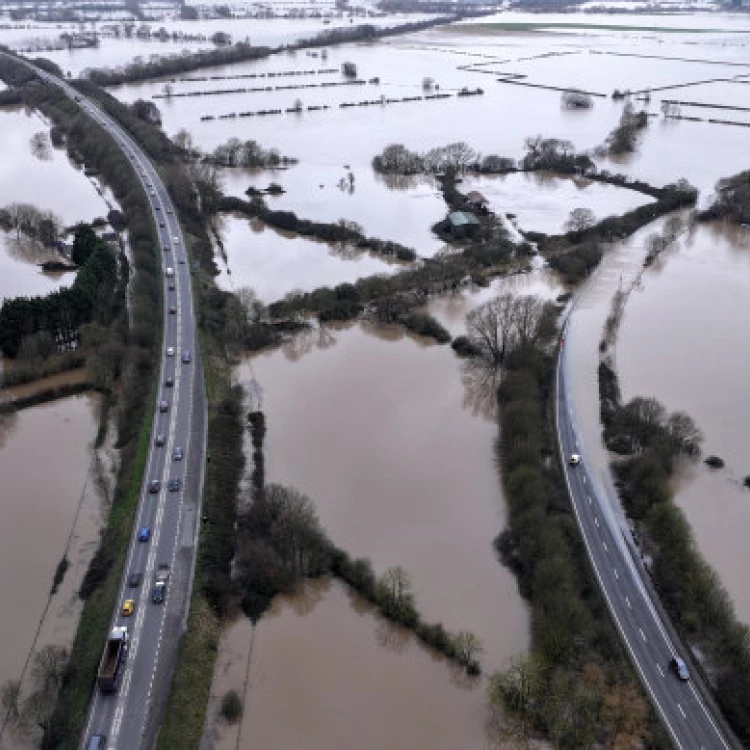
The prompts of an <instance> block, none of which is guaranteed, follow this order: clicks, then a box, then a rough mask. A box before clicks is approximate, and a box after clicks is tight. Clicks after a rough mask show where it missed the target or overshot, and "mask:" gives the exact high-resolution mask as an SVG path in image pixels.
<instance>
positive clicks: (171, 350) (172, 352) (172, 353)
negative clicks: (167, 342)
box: [167, 346, 174, 357]
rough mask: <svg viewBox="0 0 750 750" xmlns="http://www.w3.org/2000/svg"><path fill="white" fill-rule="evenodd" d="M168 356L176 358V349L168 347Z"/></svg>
mask: <svg viewBox="0 0 750 750" xmlns="http://www.w3.org/2000/svg"><path fill="white" fill-rule="evenodd" d="M167 356H168V357H174V347H173V346H168V347H167Z"/></svg>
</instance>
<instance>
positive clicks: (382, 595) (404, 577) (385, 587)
mask: <svg viewBox="0 0 750 750" xmlns="http://www.w3.org/2000/svg"><path fill="white" fill-rule="evenodd" d="M377 597H378V603H379V604H380V606H381V608H382V609H383V612H384V613H385V614H386V615H390V616H395V617H399V616H403V615H404V614H407V613H410V612H413V611H414V591H413V587H412V582H411V576H409V574H408V573H407V572H406V570H404V569H403V568H402V567H401V566H399V565H397V566H396V567H395V568H388V570H386V571H385V573H383V575H382V577H381V578H380V580H379V581H378V584H377Z"/></svg>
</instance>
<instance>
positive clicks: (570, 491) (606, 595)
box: [555, 349, 683, 750]
mask: <svg viewBox="0 0 750 750" xmlns="http://www.w3.org/2000/svg"><path fill="white" fill-rule="evenodd" d="M564 356H567V349H566V353H565V355H564ZM561 373H562V357H558V360H557V373H556V379H557V392H558V394H559V393H560V380H561ZM556 401H557V416H558V418H557V419H556V420H555V422H556V424H555V430H556V431H557V441H558V444H559V445H562V436H561V435H560V420H559V413H560V399H559V398H558V399H556ZM563 474H564V476H565V484H566V485H567V487H568V494H569V495H570V497H571V498H572V499H573V513H575V517H576V521H577V523H578V528H579V529H580V531H581V536H582V538H583V543H584V545H585V546H586V552H587V554H588V556H589V560H590V561H591V565H592V567H593V569H594V575H595V576H596V580H597V582H598V583H599V588H600V589H601V591H602V593H603V594H604V599H605V601H606V602H607V606H608V607H609V611H610V612H611V613H612V617H613V619H614V621H615V625H616V626H617V629H618V630H619V631H620V636H621V637H622V640H623V641H624V643H625V648H627V650H628V653H629V654H630V658H631V660H632V662H633V664H635V667H636V669H637V670H638V674H639V675H640V678H641V682H642V683H643V685H644V686H645V687H646V690H647V691H648V693H649V695H650V696H651V700H652V701H653V703H654V705H655V706H656V710H657V711H658V712H659V713H660V714H661V717H662V720H663V721H664V724H665V726H666V727H667V730H668V732H669V734H670V735H671V736H672V739H673V740H674V744H675V745H676V746H677V748H678V750H682V747H683V745H682V743H681V742H680V740H679V738H678V737H677V734H676V733H675V730H674V728H673V727H672V724H671V723H670V721H669V717H668V716H667V714H666V713H665V711H664V709H663V708H662V705H661V703H660V702H659V699H658V698H657V697H656V693H654V690H653V688H652V687H651V683H650V682H649V680H648V677H647V676H646V673H645V672H644V671H643V667H642V666H641V663H640V661H638V657H637V656H636V654H635V651H633V647H632V646H631V645H630V639H629V638H628V635H627V633H626V632H625V629H624V628H623V625H622V622H620V617H619V615H618V614H617V610H616V609H615V607H614V604H613V603H612V600H611V599H610V596H609V592H608V591H607V587H606V586H605V585H604V581H603V580H602V576H601V573H600V572H599V566H598V565H597V562H596V558H595V557H594V555H593V552H592V549H591V544H590V543H589V539H588V536H587V534H586V530H585V528H584V525H583V521H582V519H581V515H580V513H579V512H578V504H577V503H576V501H575V494H574V493H573V488H572V487H571V486H570V480H569V478H568V474H567V472H563ZM628 606H630V605H629V604H628Z"/></svg>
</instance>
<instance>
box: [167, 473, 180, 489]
mask: <svg viewBox="0 0 750 750" xmlns="http://www.w3.org/2000/svg"><path fill="white" fill-rule="evenodd" d="M167 489H168V490H169V491H170V492H179V491H180V489H182V479H179V478H177V477H174V478H172V479H170V480H169V481H168V482H167Z"/></svg>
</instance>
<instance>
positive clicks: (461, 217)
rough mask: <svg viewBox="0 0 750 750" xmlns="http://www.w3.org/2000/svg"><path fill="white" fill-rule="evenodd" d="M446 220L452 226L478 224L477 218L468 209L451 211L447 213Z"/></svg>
mask: <svg viewBox="0 0 750 750" xmlns="http://www.w3.org/2000/svg"><path fill="white" fill-rule="evenodd" d="M448 221H449V222H450V223H451V224H452V225H453V226H454V227H465V226H474V225H478V224H479V219H477V217H476V216H474V214H470V213H469V212H468V211H454V212H453V213H451V214H448Z"/></svg>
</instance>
